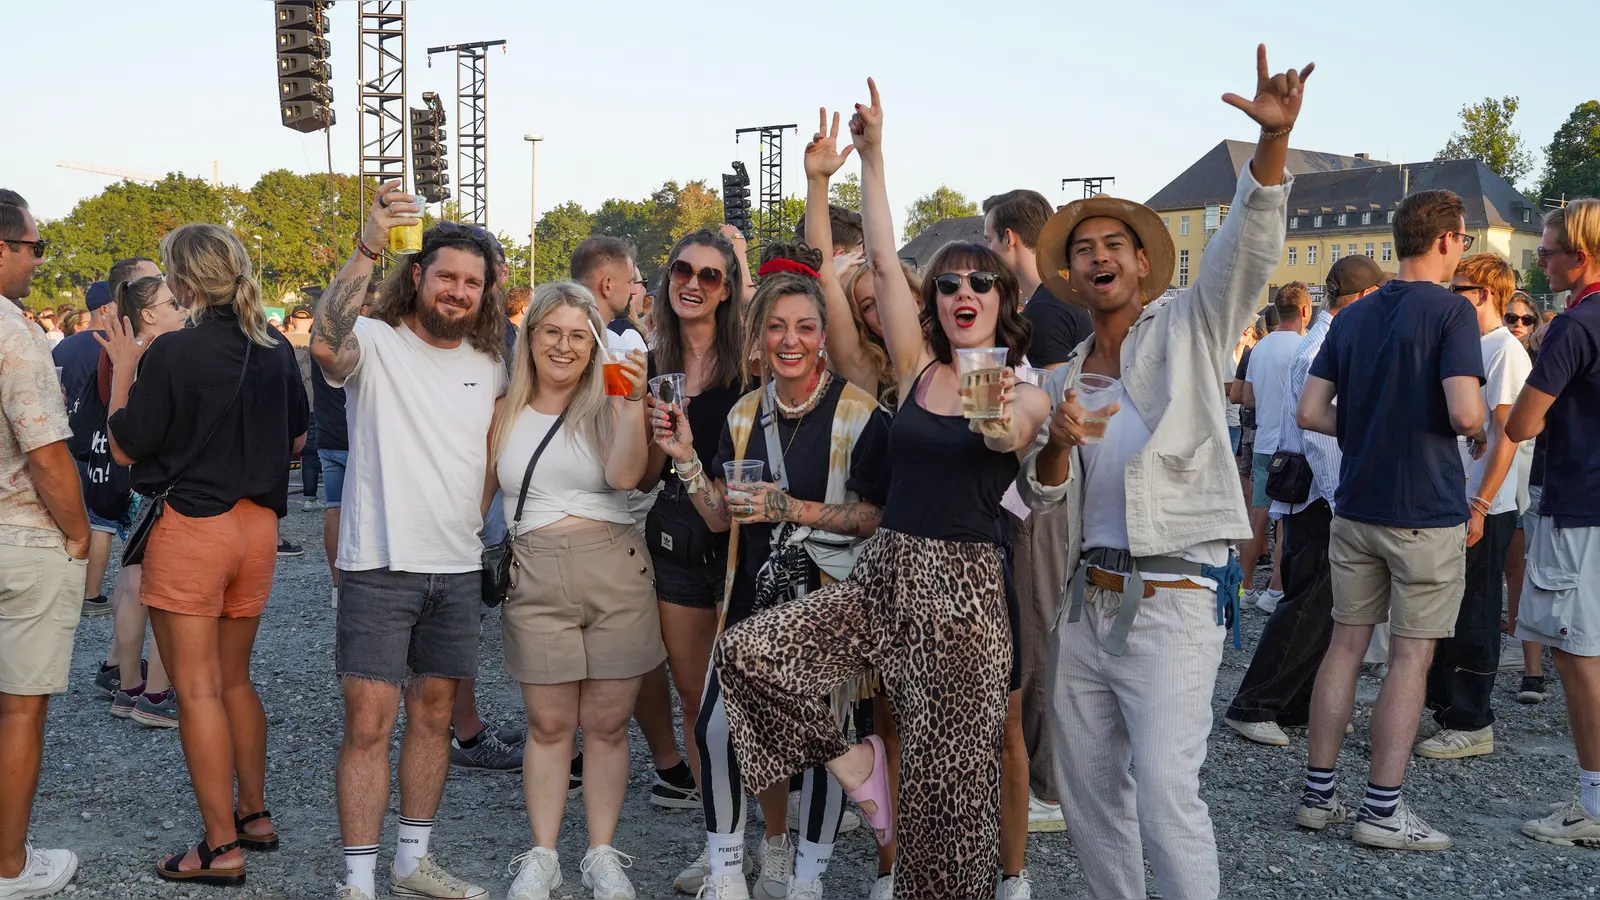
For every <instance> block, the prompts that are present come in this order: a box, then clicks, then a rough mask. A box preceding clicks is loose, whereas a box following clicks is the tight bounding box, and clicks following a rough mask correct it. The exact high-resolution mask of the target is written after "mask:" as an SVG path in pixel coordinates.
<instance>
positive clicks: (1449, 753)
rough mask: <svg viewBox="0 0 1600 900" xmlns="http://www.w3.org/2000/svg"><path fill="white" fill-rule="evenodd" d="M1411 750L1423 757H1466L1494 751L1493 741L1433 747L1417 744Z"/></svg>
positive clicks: (1485, 754)
mask: <svg viewBox="0 0 1600 900" xmlns="http://www.w3.org/2000/svg"><path fill="white" fill-rule="evenodd" d="M1412 750H1413V751H1414V752H1415V753H1416V754H1417V755H1418V756H1421V757H1423V758H1425V759H1467V758H1469V757H1473V756H1488V755H1489V754H1491V753H1493V752H1494V741H1489V742H1488V743H1485V744H1473V745H1472V746H1470V747H1444V748H1438V749H1436V748H1433V747H1425V746H1423V745H1422V744H1418V745H1417V746H1415V747H1413V748H1412Z"/></svg>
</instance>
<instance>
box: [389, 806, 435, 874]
mask: <svg viewBox="0 0 1600 900" xmlns="http://www.w3.org/2000/svg"><path fill="white" fill-rule="evenodd" d="M432 834H433V820H432V819H408V818H406V817H405V816H401V817H400V843H399V844H398V846H396V847H395V851H394V873H395V874H396V875H399V876H400V877H401V878H408V877H410V875H411V873H412V872H415V871H416V870H417V865H418V864H420V863H421V862H422V858H423V857H424V856H427V855H428V838H429V836H431V835H432Z"/></svg>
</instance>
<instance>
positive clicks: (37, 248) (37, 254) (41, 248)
mask: <svg viewBox="0 0 1600 900" xmlns="http://www.w3.org/2000/svg"><path fill="white" fill-rule="evenodd" d="M5 242H6V243H8V244H28V245H31V246H32V247H33V258H34V259H44V254H45V251H47V250H49V249H50V241H49V240H48V239H47V238H40V239H38V240H37V241H24V240H21V239H16V240H13V239H11V238H7V239H6V241H5Z"/></svg>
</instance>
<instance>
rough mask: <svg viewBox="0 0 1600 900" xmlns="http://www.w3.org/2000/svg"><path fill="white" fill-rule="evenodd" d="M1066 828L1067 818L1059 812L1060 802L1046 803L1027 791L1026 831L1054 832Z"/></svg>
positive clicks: (1035, 832) (1034, 832) (1036, 832)
mask: <svg viewBox="0 0 1600 900" xmlns="http://www.w3.org/2000/svg"><path fill="white" fill-rule="evenodd" d="M1066 830H1067V818H1066V816H1064V815H1062V814H1061V804H1059V803H1047V802H1045V801H1043V800H1040V799H1039V798H1038V797H1035V796H1034V795H1033V793H1032V792H1031V791H1030V792H1029V793H1028V831H1029V833H1031V834H1041V833H1046V834H1048V833H1056V832H1062V831H1066Z"/></svg>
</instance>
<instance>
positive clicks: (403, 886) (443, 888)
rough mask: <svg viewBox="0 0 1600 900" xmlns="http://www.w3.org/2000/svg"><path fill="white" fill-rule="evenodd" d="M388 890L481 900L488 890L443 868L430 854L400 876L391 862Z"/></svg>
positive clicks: (426, 899) (423, 899)
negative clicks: (410, 871) (406, 873)
mask: <svg viewBox="0 0 1600 900" xmlns="http://www.w3.org/2000/svg"><path fill="white" fill-rule="evenodd" d="M389 893H391V894H393V895H395V896H396V897H416V898H420V900H484V898H486V897H488V896H489V892H488V891H486V890H484V889H483V888H481V887H478V886H477V885H475V884H472V883H471V882H468V881H464V880H462V879H460V878H457V877H456V876H454V875H451V874H450V873H449V872H446V871H445V870H444V869H442V868H440V867H439V864H438V863H436V862H434V861H433V854H432V853H430V854H428V855H427V856H424V857H423V858H422V860H421V861H420V862H418V863H417V870H416V871H415V872H412V873H411V874H410V875H407V876H406V877H404V878H401V877H400V874H399V873H398V872H396V871H395V870H394V868H393V867H392V866H391V868H390V869H389Z"/></svg>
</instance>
